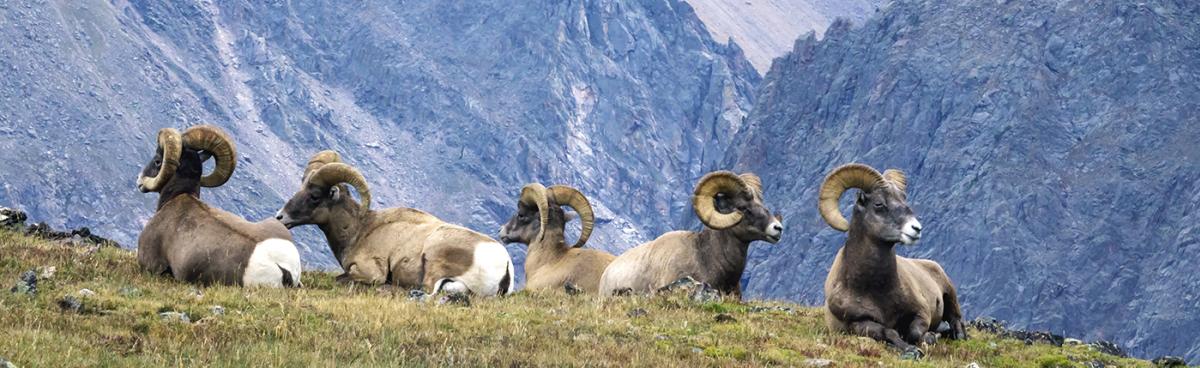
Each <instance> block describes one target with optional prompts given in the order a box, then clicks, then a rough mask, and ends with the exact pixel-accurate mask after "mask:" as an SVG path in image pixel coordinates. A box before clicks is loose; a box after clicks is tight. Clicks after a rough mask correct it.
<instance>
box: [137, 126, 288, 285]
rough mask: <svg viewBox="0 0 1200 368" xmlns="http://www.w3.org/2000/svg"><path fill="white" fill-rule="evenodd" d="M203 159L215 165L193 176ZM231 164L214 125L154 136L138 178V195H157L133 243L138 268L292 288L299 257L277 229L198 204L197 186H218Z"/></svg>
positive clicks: (232, 155) (227, 144)
mask: <svg viewBox="0 0 1200 368" xmlns="http://www.w3.org/2000/svg"><path fill="white" fill-rule="evenodd" d="M210 157H213V158H215V159H216V168H215V169H214V170H213V172H212V174H209V175H207V176H203V177H201V175H202V171H203V164H204V161H206V160H208V158H210ZM236 159H237V153H236V150H235V148H234V146H233V142H232V141H231V140H230V139H229V137H228V136H226V135H225V133H224V132H222V131H221V130H220V129H219V128H216V127H213V126H209V125H201V126H196V127H192V128H190V129H188V130H187V131H185V132H184V133H183V134H179V131H177V130H175V129H170V128H166V129H162V130H160V131H159V132H158V149H157V153H156V154H155V155H154V158H153V159H152V160H150V163H149V164H148V165H146V167H145V168H144V169H143V170H142V173H141V175H140V176H139V177H138V189H140V190H141V191H142V192H143V193H146V192H158V193H159V197H158V207H157V211H156V212H155V213H154V217H152V218H150V222H148V223H146V227H145V229H143V230H142V234H141V236H140V237H139V238H138V264H139V265H140V266H141V267H142V269H143V270H146V271H148V272H150V273H152V274H156V275H162V274H170V275H172V276H174V277H175V279H177V280H180V281H186V282H196V283H201V284H212V283H219V284H226V285H244V286H259V285H261V286H274V287H279V286H287V287H299V286H300V271H301V270H300V253H299V252H297V251H296V245H295V244H293V243H292V234H291V233H289V232H288V230H287V228H285V227H284V226H283V224H281V223H279V222H278V221H275V220H273V219H272V220H267V221H263V222H259V223H250V222H248V221H246V220H245V219H242V218H241V217H238V216H235V215H233V214H230V213H228V212H225V211H222V210H220V209H217V208H213V207H210V206H208V205H207V204H205V203H204V202H202V201H200V187H201V186H203V187H209V188H214V187H219V186H221V185H222V184H225V182H226V181H228V180H229V177H230V176H232V175H233V169H234V166H235V165H236V164H237V162H236Z"/></svg>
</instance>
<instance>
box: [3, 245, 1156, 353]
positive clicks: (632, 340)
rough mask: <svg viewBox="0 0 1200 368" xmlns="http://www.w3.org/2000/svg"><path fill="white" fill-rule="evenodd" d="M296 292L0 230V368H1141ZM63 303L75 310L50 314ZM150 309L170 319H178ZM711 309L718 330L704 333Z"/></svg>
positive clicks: (543, 300) (514, 307)
mask: <svg viewBox="0 0 1200 368" xmlns="http://www.w3.org/2000/svg"><path fill="white" fill-rule="evenodd" d="M47 267H55V268H56V271H55V272H54V274H53V276H51V277H49V278H45V279H40V280H39V282H38V284H37V289H38V293H37V294H36V295H34V296H30V295H28V294H20V293H13V292H10V291H9V290H8V289H9V288H10V287H12V285H14V284H17V283H18V280H19V279H20V275H21V273H23V272H24V271H27V270H31V269H37V270H38V272H39V273H40V272H43V271H45V269H46V268H47ZM302 280H303V282H304V284H305V285H306V288H305V289H302V290H265V289H259V290H243V289H238V288H230V287H209V288H195V287H193V286H190V285H185V284H181V283H177V282H174V281H172V280H169V279H165V278H159V277H149V276H146V275H143V274H141V273H140V272H138V268H137V261H136V259H135V257H134V254H133V253H132V252H129V251H125V250H120V249H115V248H89V247H79V246H74V247H73V246H65V245H62V244H61V243H58V242H50V241H44V240H40V239H34V238H30V237H26V236H23V235H19V234H16V233H13V232H9V231H5V230H0V286H2V287H3V290H0V336H3V337H2V338H0V357H2V358H6V359H8V360H11V361H12V362H14V363H15V364H16V365H17V366H18V367H76V366H214V367H223V366H237V367H242V366H376V365H386V366H395V365H415V366H428V365H435V366H443V365H457V366H484V365H486V366H512V365H521V366H525V365H534V366H597V365H601V366H629V365H636V366H688V367H697V366H764V365H786V366H805V365H807V364H808V363H811V361H809V359H828V360H831V361H833V364H832V366H888V367H893V366H895V367H924V366H933V367H963V366H966V365H968V364H970V363H972V362H977V363H978V364H979V365H981V366H983V367H1015V366H1022V367H1025V366H1038V365H1042V366H1054V365H1056V364H1062V365H1065V366H1083V365H1082V363H1080V362H1092V361H1099V362H1103V363H1104V364H1106V365H1118V366H1149V364H1148V363H1146V362H1142V361H1135V360H1127V359H1119V358H1116V357H1112V356H1107V355H1103V354H1100V353H1098V352H1095V351H1091V350H1089V349H1088V348H1086V347H1082V346H1074V347H1064V348H1059V347H1055V346H1052V345H1042V344H1034V345H1026V344H1025V343H1023V342H1020V341H1016V340H1006V339H999V338H996V337H995V336H991V335H988V334H985V333H982V332H980V331H974V330H973V331H972V332H973V337H974V339H972V340H970V341H965V342H949V343H942V344H939V345H937V346H936V347H934V348H931V349H929V351H928V355H929V356H928V357H927V358H926V359H925V360H923V361H920V362H906V361H900V360H898V359H897V357H898V354H897V353H896V352H895V351H893V350H890V349H889V348H887V347H885V346H884V345H883V344H880V343H877V342H874V341H870V340H867V339H864V338H858V337H851V336H844V335H836V334H830V333H828V332H826V331H825V329H824V328H823V327H822V322H821V314H820V309H819V308H811V307H802V306H798V305H792V304H784V303H768V302H757V301H756V302H748V303H744V304H743V303H738V302H733V301H726V302H720V303H696V302H692V301H691V300H689V299H688V298H687V297H686V296H684V295H667V296H658V297H627V298H618V299H610V300H604V301H602V300H599V299H598V298H595V297H585V296H568V295H566V294H565V293H552V294H546V295H536V294H529V293H519V294H517V295H515V296H512V297H508V298H503V299H492V300H487V299H480V298H474V299H472V300H471V301H470V304H471V305H470V306H462V305H455V304H444V305H442V304H438V303H437V302H436V301H430V302H417V301H411V300H409V299H408V293H407V291H402V290H396V291H393V290H388V289H384V288H376V287H363V286H346V285H340V284H337V283H335V282H334V281H333V277H332V275H330V274H325V273H306V274H304V276H303V278H302ZM81 289H88V290H90V291H92V292H94V295H90V294H91V293H88V292H83V293H81V292H80V290H81ZM65 296H72V297H75V298H76V299H78V300H80V301H81V302H82V306H81V307H79V308H78V309H77V310H76V308H75V306H73V305H71V303H70V302H69V301H68V302H62V300H63V299H64V297H65ZM214 306H220V307H221V308H223V309H224V311H223V313H218V312H217V311H214ZM777 307H778V308H777ZM788 308H790V309H791V311H789V310H787V309H788ZM637 309H641V311H637V312H631V311H634V310H637ZM763 309H766V311H762V310H763ZM642 311H644V315H641V316H638V314H640V313H639V312H642ZM163 312H182V313H186V314H187V316H188V317H189V320H190V322H180V321H178V320H177V319H171V318H164V317H162V316H160V313H163ZM719 313H725V314H727V315H728V316H731V317H733V319H734V320H733V321H724V322H718V321H717V319H716V318H715V316H716V315H717V314H719Z"/></svg>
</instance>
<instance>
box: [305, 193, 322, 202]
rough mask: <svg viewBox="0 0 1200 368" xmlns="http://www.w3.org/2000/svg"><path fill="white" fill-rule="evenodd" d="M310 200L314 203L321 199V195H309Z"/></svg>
mask: <svg viewBox="0 0 1200 368" xmlns="http://www.w3.org/2000/svg"><path fill="white" fill-rule="evenodd" d="M308 199H311V200H314V201H316V200H318V199H321V193H311V194H309V195H308Z"/></svg>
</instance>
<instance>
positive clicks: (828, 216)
mask: <svg viewBox="0 0 1200 368" xmlns="http://www.w3.org/2000/svg"><path fill="white" fill-rule="evenodd" d="M884 180H885V179H884V178H883V175H881V174H879V172H878V171H875V169H872V168H871V167H870V166H867V165H863V164H846V165H842V166H841V167H838V168H837V169H834V170H833V172H831V173H829V176H827V177H825V182H824V183H822V184H821V192H820V194H819V196H818V198H817V209H818V210H820V212H821V217H822V218H824V219H825V222H826V223H828V224H829V226H830V227H833V228H834V229H837V230H839V231H849V230H850V222H849V221H846V217H844V216H842V212H841V210H840V209H839V208H838V200H839V199H841V198H842V193H845V192H846V190H847V189H850V188H858V189H862V190H870V189H871V188H874V187H876V186H877V185H879V184H881V183H884V182H885V181H884Z"/></svg>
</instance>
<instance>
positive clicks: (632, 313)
mask: <svg viewBox="0 0 1200 368" xmlns="http://www.w3.org/2000/svg"><path fill="white" fill-rule="evenodd" d="M647 314H650V313H649V312H646V310H645V309H642V308H633V309H630V310H629V312H625V315H626V316H629V318H638V317H645V316H646V315H647Z"/></svg>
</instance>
